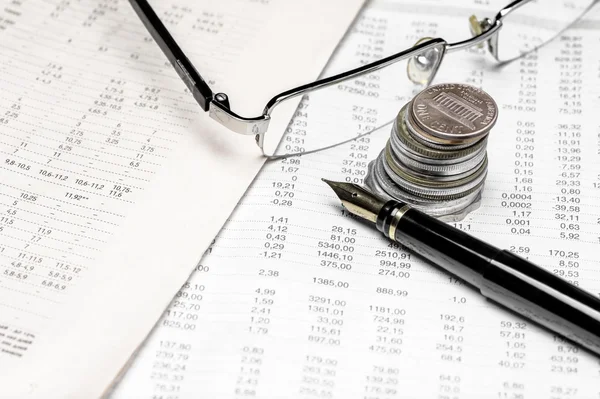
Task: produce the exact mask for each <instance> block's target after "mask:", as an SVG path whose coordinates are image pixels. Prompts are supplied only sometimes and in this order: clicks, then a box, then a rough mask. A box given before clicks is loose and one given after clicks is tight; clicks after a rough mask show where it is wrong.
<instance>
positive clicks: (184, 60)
mask: <svg viewBox="0 0 600 399" xmlns="http://www.w3.org/2000/svg"><path fill="white" fill-rule="evenodd" d="M531 1H533V0H515V1H512V2H511V3H509V4H507V5H506V6H504V8H502V9H501V10H500V11H499V12H498V13H497V14H496V16H495V17H494V19H493V20H492V19H490V18H484V19H482V20H477V18H475V17H474V16H472V17H471V18H470V22H471V32H472V33H473V37H471V38H470V39H466V40H463V41H460V42H455V43H448V42H447V41H446V40H444V39H442V38H426V39H422V40H420V41H419V42H417V44H416V45H414V46H413V47H411V48H409V49H406V50H403V51H401V52H399V53H396V54H393V55H391V56H388V57H385V58H382V59H380V60H377V61H374V62H372V63H369V64H367V65H363V66H361V67H358V68H354V69H351V70H349V71H346V72H342V73H339V74H336V75H333V76H330V77H326V78H323V79H319V80H316V81H314V82H311V83H308V84H305V85H302V86H298V87H295V88H293V89H290V90H287V91H284V92H281V93H279V94H277V95H276V96H274V97H273V98H271V100H269V102H268V103H267V105H266V106H265V108H264V110H263V113H262V115H261V116H258V117H254V118H246V117H243V116H240V115H238V114H236V113H235V112H233V111H232V110H231V106H230V104H229V97H228V96H227V94H225V93H216V94H213V91H212V90H211V88H210V87H209V86H208V84H207V83H206V81H205V80H204V79H203V78H202V76H200V74H199V73H198V71H197V70H196V68H195V67H194V65H193V64H192V63H191V61H190V60H189V59H188V57H187V56H186V55H185V53H184V52H183V51H182V50H181V48H180V47H179V45H178V44H177V42H176V41H175V39H173V37H172V36H171V34H170V33H169V31H168V30H167V28H166V27H165V25H164V24H163V23H162V21H161V20H160V18H159V17H158V15H156V12H155V11H154V10H153V9H152V7H151V6H150V4H149V3H148V1H147V0H129V2H130V4H131V6H132V7H133V9H134V10H135V12H136V13H137V15H138V17H139V18H140V20H141V21H142V22H143V24H144V26H145V27H146V29H147V30H148V32H149V33H150V35H151V36H152V38H153V39H154V41H155V42H156V43H157V44H158V46H159V47H160V49H161V50H162V52H163V53H164V54H165V56H166V57H167V59H168V60H169V62H170V63H171V65H172V66H173V67H174V68H175V70H176V71H177V74H178V75H179V77H180V78H181V79H182V80H183V82H184V83H185V85H186V86H187V88H188V90H189V91H190V92H191V93H192V96H193V97H194V99H195V100H196V101H197V102H198V104H199V105H200V107H201V108H202V110H204V111H205V112H208V113H209V116H210V117H211V118H212V119H214V120H216V121H217V122H219V123H220V124H221V125H223V126H225V127H226V128H227V129H229V130H231V131H233V132H235V133H238V134H242V135H248V136H250V135H253V136H255V141H256V143H257V145H258V147H259V148H260V149H261V151H262V152H263V155H265V156H268V155H267V154H265V151H264V136H265V134H266V132H267V130H268V127H269V123H270V121H271V113H272V111H273V109H274V108H275V107H276V106H277V105H279V104H280V103H282V102H284V101H286V100H289V99H291V98H294V97H297V96H300V95H303V94H306V93H308V92H312V91H316V90H319V89H323V88H326V87H329V86H331V85H334V84H337V83H339V82H343V81H345V80H349V79H353V78H356V77H358V76H361V75H364V74H367V73H370V72H374V71H377V70H379V69H382V68H385V67H387V66H389V65H392V64H395V63H397V62H400V61H403V60H406V59H412V58H414V57H415V56H417V55H419V54H423V53H424V52H426V51H428V50H433V49H441V53H440V54H439V59H438V60H436V62H435V65H434V68H433V69H432V71H431V73H430V75H429V76H428V78H427V80H426V81H425V82H424V85H425V86H429V85H430V84H431V82H432V81H433V79H434V78H435V76H436V74H437V72H438V70H439V67H440V65H441V64H442V61H443V59H444V57H445V55H446V53H451V52H455V51H459V50H464V49H467V48H470V47H474V46H477V45H483V44H485V43H486V42H487V48H488V50H489V52H490V53H491V54H492V56H493V57H494V58H495V59H496V60H497V61H498V62H500V63H506V62H510V61H512V60H513V59H511V60H500V58H499V53H498V37H499V35H498V33H499V32H500V29H501V28H502V26H503V23H502V21H503V19H504V18H506V16H507V15H509V14H511V13H512V12H514V11H515V10H517V9H518V8H520V7H522V6H524V5H525V4H527V3H529V2H531ZM598 2H600V0H594V1H592V2H591V3H590V5H589V6H588V8H587V9H585V10H584V11H583V12H582V13H581V14H580V15H579V16H578V17H577V18H576V19H575V20H573V21H571V22H570V23H569V24H568V25H567V27H566V28H568V27H569V26H571V25H572V24H573V23H575V22H576V21H578V20H579V19H580V18H581V17H582V16H583V15H585V14H586V13H587V12H588V11H589V10H590V9H591V8H592V7H593V6H594V5H595V4H597V3H598ZM566 28H565V29H566ZM559 33H560V32H559ZM543 44H545V43H542V44H541V45H543ZM541 45H540V46H541ZM540 46H535V47H534V48H532V49H530V50H529V51H527V52H525V53H523V54H521V55H519V56H517V57H515V58H519V57H522V56H523V55H526V54H527V53H529V52H531V51H534V50H536V49H537V48H539V47H540Z"/></svg>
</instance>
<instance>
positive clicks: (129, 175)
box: [0, 0, 362, 398]
mask: <svg viewBox="0 0 600 399" xmlns="http://www.w3.org/2000/svg"><path fill="white" fill-rule="evenodd" d="M0 4H1V5H2V7H0V9H1V10H2V11H0V54H1V56H0V93H1V95H0V110H1V111H0V151H1V152H2V162H1V163H0V168H1V172H0V174H1V176H2V178H1V179H0V259H1V262H0V265H1V269H0V375H2V377H0V379H1V381H2V383H1V384H0V396H18V397H21V396H26V395H25V394H26V393H27V394H28V395H29V396H31V397H43V398H49V397H60V398H64V397H69V396H74V397H97V396H99V395H101V394H102V393H103V392H104V390H105V389H106V388H107V387H108V386H109V384H110V383H111V381H112V379H113V378H114V377H115V376H116V375H117V374H118V373H119V371H120V370H121V368H122V367H123V366H124V365H125V363H126V361H127V360H128V358H129V357H130V356H131V354H132V353H133V351H134V350H135V349H136V348H137V347H138V345H140V343H141V342H142V341H143V339H144V338H145V337H146V336H147V334H148V333H149V331H150V330H151V328H152V326H153V325H154V324H155V323H156V321H157V320H158V319H159V317H160V315H161V314H162V313H163V312H164V309H165V308H166V307H167V305H168V304H169V302H170V300H171V298H172V297H173V295H174V293H176V292H177V290H178V289H179V287H181V284H183V283H184V282H185V281H186V279H187V278H188V277H189V274H190V272H191V270H192V268H193V267H194V265H196V264H197V263H198V260H199V259H200V257H201V255H202V253H203V252H204V250H205V249H206V248H208V246H209V245H210V243H211V241H212V239H213V237H214V235H215V234H216V233H217V232H218V230H219V229H220V228H221V226H222V224H223V222H224V221H225V220H226V218H227V216H228V215H229V214H230V213H231V211H232V209H233V208H234V206H235V204H236V203H237V201H238V200H239V198H240V197H241V195H242V194H243V192H244V191H245V190H246V188H247V186H248V184H249V183H250V182H251V181H252V179H253V178H254V176H255V174H256V173H257V172H258V170H259V169H260V167H261V165H262V164H263V162H264V159H263V158H262V157H261V156H260V151H259V149H258V148H257V146H256V145H255V143H254V138H253V137H245V136H240V135H238V134H235V133H233V132H230V131H228V130H226V129H225V128H222V127H220V126H219V125H218V124H217V123H216V122H215V121H213V120H211V119H209V118H208V115H207V114H204V113H201V109H200V107H199V106H198V105H197V104H196V103H195V102H194V101H193V99H192V98H191V96H190V95H189V93H187V92H186V90H185V85H184V83H183V82H182V81H181V79H180V78H179V77H178V76H177V74H176V72H175V71H174V70H173V68H172V67H171V66H170V64H169V63H168V62H167V60H166V58H165V57H164V55H163V54H162V53H161V51H160V50H159V48H158V46H157V45H156V44H155V43H154V42H153V41H152V40H151V38H150V37H149V35H148V33H147V31H146V30H145V28H144V27H143V25H142V23H141V21H140V20H139V19H138V17H137V16H136V15H135V13H134V11H133V9H132V8H131V6H130V4H129V3H128V2H126V1H119V2H117V1H112V0H103V1H99V2H86V1H84V2H69V1H59V0H49V1H23V2H11V1H0ZM153 5H154V7H156V9H157V13H158V14H159V15H160V16H161V18H162V19H163V21H164V23H165V24H166V25H167V27H168V28H169V29H170V30H171V31H172V33H173V35H174V36H175V37H176V38H177V39H178V40H180V41H181V42H180V45H181V47H182V48H183V49H184V51H186V52H189V54H190V58H191V59H192V61H193V62H194V63H195V65H196V67H197V69H198V70H199V71H200V72H201V73H202V74H204V76H205V78H206V79H207V80H208V81H209V84H211V86H213V88H215V90H223V91H225V92H227V93H230V94H231V99H232V103H233V109H234V110H235V111H238V112H240V113H242V114H243V115H248V114H249V115H250V116H255V115H259V114H260V113H261V111H262V108H263V107H264V105H265V103H266V102H267V100H268V99H269V98H270V97H271V96H273V95H275V94H276V93H278V92H281V91H283V90H286V89H288V88H290V87H293V86H295V85H298V84H301V83H305V82H309V81H311V80H314V79H315V78H316V77H317V76H318V75H319V73H320V72H321V71H322V69H323V67H324V66H325V64H326V62H327V60H328V59H329V57H330V55H331V53H332V51H333V49H334V48H335V46H336V45H337V43H338V42H339V40H340V38H341V37H342V36H343V34H344V33H345V31H346V29H347V27H348V25H349V24H350V22H351V21H352V19H353V18H354V17H355V15H356V12H357V11H358V9H359V7H360V6H361V5H362V0H352V1H348V0H343V1H342V0H338V1H325V2H323V1H318V0H309V1H304V2H302V3H298V2H293V1H285V0H264V1H252V0H226V1H219V2H213V1H201V2H199V1H173V2H158V1H154V2H153ZM315 15H317V17H314V16H315ZM308 19H310V20H311V23H312V26H313V28H314V30H310V31H306V29H305V23H306V21H307V20H308ZM283 70H285V73H281V71H283ZM295 107H296V105H295V104H292V106H291V107H289V108H288V109H287V110H280V111H283V112H279V113H278V115H275V116H274V119H273V121H272V124H271V129H270V133H269V134H275V135H277V134H282V133H283V131H284V129H285V127H286V126H287V123H288V122H289V119H290V118H291V116H292V113H293V111H294V110H295ZM254 113H255V114H254ZM277 118H278V119H277ZM9 373H10V376H8V374H9Z"/></svg>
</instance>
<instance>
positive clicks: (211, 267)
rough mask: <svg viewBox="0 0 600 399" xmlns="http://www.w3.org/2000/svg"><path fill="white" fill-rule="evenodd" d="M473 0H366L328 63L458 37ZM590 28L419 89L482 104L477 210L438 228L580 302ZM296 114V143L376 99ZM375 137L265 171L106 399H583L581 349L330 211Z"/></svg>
mask: <svg viewBox="0 0 600 399" xmlns="http://www.w3.org/2000/svg"><path fill="white" fill-rule="evenodd" d="M483 3H484V2H473V1H462V2H460V1H459V2H453V3H452V4H450V3H449V2H443V3H442V2H437V1H428V2H425V1H419V2H418V3H417V2H412V3H411V2H408V1H393V0H381V1H376V2H373V3H371V4H370V5H369V7H368V8H367V9H366V10H365V11H364V13H363V14H362V16H361V18H360V19H359V21H358V23H357V25H355V26H354V27H353V29H352V32H353V33H352V34H351V35H350V36H349V37H348V38H347V39H346V40H345V42H344V43H343V45H342V46H341V48H340V53H339V54H338V55H337V56H336V58H335V59H334V61H333V63H332V65H331V67H332V68H336V69H341V68H343V65H344V64H345V63H351V62H352V61H353V60H355V59H356V57H359V56H360V55H357V54H359V53H360V54H362V53H363V49H364V48H365V47H366V46H367V45H369V44H372V43H374V40H376V41H377V42H378V46H379V47H380V48H381V49H380V50H379V51H377V52H375V53H373V57H377V56H382V55H384V54H385V49H386V48H388V47H389V46H392V45H394V43H396V41H398V40H403V41H404V42H405V44H406V45H410V44H411V43H413V42H414V41H416V40H417V39H418V37H419V36H433V37H436V36H441V37H448V39H455V40H458V39H461V38H466V37H468V25H467V18H468V16H469V15H470V14H471V13H476V14H478V15H493V12H491V11H497V10H498V9H499V8H500V7H501V6H502V5H503V3H502V2H501V1H495V2H485V3H486V5H487V6H486V7H485V8H483ZM487 3H493V4H491V5H490V4H487ZM599 21H600V13H599V12H598V10H596V11H595V12H594V13H593V14H592V15H590V16H589V17H588V18H587V19H586V20H585V21H584V22H582V23H581V24H580V25H579V27H578V28H576V29H572V30H570V31H568V32H567V33H566V35H564V36H563V37H562V38H560V39H558V40H556V41H555V42H553V43H552V44H551V45H549V46H547V47H545V48H543V49H541V50H540V51H539V52H538V54H537V55H532V56H530V57H529V58H527V59H523V60H520V61H518V62H515V63H514V64H512V65H508V66H505V67H504V68H502V69H497V68H495V67H494V63H493V62H492V61H490V60H489V55H486V54H485V52H484V51H483V50H477V49H475V50H472V51H469V52H460V53H456V54H451V55H449V56H448V59H447V60H446V61H445V64H444V65H443V66H442V71H441V73H440V75H439V76H438V78H437V80H436V81H437V82H457V81H458V82H466V83H470V84H474V85H477V86H480V87H483V88H484V89H485V90H486V91H487V92H488V93H490V94H491V95H492V96H493V97H494V98H495V100H496V101H497V103H498V106H499V108H500V111H499V112H500V114H499V121H498V124H497V125H496V127H494V129H493V130H492V132H491V136H490V143H489V146H488V153H489V158H490V169H489V176H488V178H487V184H486V188H485V191H484V198H483V204H482V205H481V208H480V209H479V210H477V211H475V212H474V213H472V214H471V215H470V216H469V217H468V218H467V219H466V220H464V221H463V222H460V223H456V226H457V227H459V228H461V229H463V230H465V231H467V232H468V233H470V234H473V235H474V236H477V237H479V238H481V239H483V240H486V241H487V242H489V243H491V244H493V245H495V246H498V247H500V248H506V249H509V250H512V251H514V252H516V253H518V254H519V255H521V256H525V257H527V258H529V259H530V260H531V261H533V262H535V263H537V264H539V265H540V266H542V267H544V268H546V269H548V270H550V271H552V272H553V273H554V274H556V275H558V276H561V277H563V278H566V279H568V280H570V281H572V282H573V283H574V284H577V285H579V286H580V287H582V288H584V289H586V290H588V291H589V292H591V293H592V294H593V295H600V265H599V259H598V245H599V237H600V225H599V224H598V217H599V212H598V187H599V180H598V176H599V174H600V163H599V162H598V157H599V155H598V153H599V152H598V151H599V148H600V144H599V141H598V133H600V130H599V129H600V124H599V123H598V120H597V118H596V116H595V114H596V113H597V110H598V107H599V106H600V100H599V95H600V89H599V88H600V76H599V73H598V71H599V69H598V68H599V67H600V55H599V54H598V52H597V51H596V50H597V48H598V45H599V44H600V22H599ZM415 36H416V37H415ZM374 38H375V39H374ZM486 57H487V58H486ZM398 79H404V76H398ZM343 101H344V100H342V99H341V97H340V101H339V103H338V105H339V104H342V102H343ZM309 104H310V100H309V101H308V102H306V103H303V107H302V109H303V110H308V112H307V115H304V114H303V115H302V116H301V117H300V118H302V119H296V120H303V121H304V122H306V123H307V126H308V128H307V129H308V135H307V136H308V139H309V140H310V129H311V121H312V120H313V119H314V118H317V119H318V118H319V116H320V115H319V114H320V113H321V112H323V113H327V112H329V117H330V118H331V119H332V120H338V121H339V120H353V118H352V116H353V115H359V116H360V115H373V114H374V113H373V112H371V111H370V110H372V109H373V108H378V107H379V106H380V105H379V104H377V103H375V104H374V105H373V102H372V100H371V99H369V98H361V99H359V100H358V101H357V102H354V103H351V104H349V105H354V106H355V107H351V106H348V107H345V109H344V107H341V108H342V109H341V110H340V107H338V110H337V111H335V113H334V111H331V110H330V109H321V108H314V107H310V106H308V105H309ZM403 104H404V102H403V101H399V102H398V104H397V106H398V109H399V108H400V107H401V106H402V105H403ZM344 105H348V104H345V103H344ZM353 110H354V112H353ZM361 112H362V114H361ZM367 112H368V114H367ZM382 122H384V121H378V120H375V121H371V123H373V124H374V125H377V124H378V123H382ZM355 123H356V124H358V123H357V122H355ZM356 128H357V129H358V126H356ZM332 131H333V129H332ZM388 137H389V129H386V130H385V131H383V132H381V133H377V134H373V135H371V136H370V137H369V140H363V141H361V142H359V143H350V144H347V145H344V146H342V147H341V148H338V149H333V150H329V151H327V152H323V153H317V154H312V155H308V156H303V157H301V158H292V159H288V160H284V161H279V162H270V163H268V164H267V165H266V166H265V167H264V169H263V170H262V171H261V173H260V174H259V176H258V177H257V179H256V180H255V182H254V183H253V185H252V187H251V188H250V190H249V191H248V192H247V194H246V195H245V197H244V199H243V200H242V202H241V203H240V204H239V206H238V207H237V208H236V211H235V213H234V214H233V215H232V217H231V218H230V220H229V222H228V223H227V224H226V225H225V227H224V228H223V229H222V230H221V232H220V233H219V235H218V236H217V237H216V242H215V243H214V244H213V245H212V246H211V249H210V251H209V252H208V253H207V255H206V256H205V257H204V258H203V259H202V261H201V263H200V265H199V266H198V267H197V268H196V271H195V273H194V274H193V276H192V277H191V278H190V280H189V281H188V282H187V283H186V284H185V285H184V286H183V287H182V289H181V290H180V291H179V293H178V294H177V295H176V296H175V298H174V299H173V301H172V303H171V305H170V307H169V309H168V310H167V311H166V312H165V314H164V315H163V317H162V319H161V320H160V322H159V323H158V325H157V327H156V329H155V331H154V332H153V334H152V335H151V336H150V338H149V339H148V341H147V342H146V344H145V346H144V347H143V349H142V350H141V352H140V353H139V355H138V356H137V358H136V360H135V362H134V363H133V365H132V367H131V369H130V370H129V372H128V373H127V374H126V376H125V378H124V379H123V381H122V382H121V383H120V384H119V386H118V388H117V390H116V392H115V393H114V396H113V397H114V398H119V399H120V398H142V397H143V398H169V399H185V398H241V397H257V398H344V399H350V398H370V399H375V398H378V399H384V398H386V399H387V398H438V399H442V398H443V399H450V398H451V399H459V398H460V399H464V398H470V399H492V398H506V399H508V398H511V399H527V398H548V399H550V398H552V399H575V398H580V399H592V398H598V397H600V385H599V384H598V381H599V376H600V374H599V373H600V362H599V360H598V358H597V357H594V356H592V355H590V354H588V353H586V352H585V351H583V350H582V349H581V348H579V347H577V346H574V345H572V344H571V343H568V342H566V341H564V340H563V339H562V338H560V337H558V336H555V335H553V334H552V333H550V332H548V331H546V330H542V329H541V328H539V327H537V326H536V325H534V324H532V323H531V322H529V321H528V320H525V319H523V318H520V317H519V316H516V315H515V314H512V313H508V312H507V311H505V310H503V309H501V308H499V307H498V306H496V305H494V304H493V303H491V302H489V301H486V300H485V299H484V298H483V297H482V296H481V295H480V294H479V293H478V292H476V291H474V290H473V289H471V288H469V287H466V286H464V285H463V284H462V283H461V282H460V281H458V280H456V279H454V278H452V277H450V276H449V275H447V274H445V273H443V272H441V271H439V270H438V269H436V268H433V267H432V266H430V265H428V264H425V263H423V262H422V261H420V260H419V259H417V258H415V257H414V255H412V254H411V253H409V252H404V251H401V250H399V249H398V247H397V245H395V244H393V243H391V242H389V241H388V240H387V239H385V238H384V237H383V236H382V235H381V234H380V233H379V232H377V231H376V230H375V229H372V228H369V227H367V226H366V225H365V224H363V223H359V222H358V221H356V220H355V219H354V218H351V217H348V214H347V212H344V211H343V209H342V208H341V205H340V203H339V201H338V200H337V198H336V197H335V196H334V194H333V193H332V191H331V190H330V189H329V187H327V186H326V185H325V184H324V183H322V182H321V181H320V178H322V177H326V178H328V179H333V180H342V181H360V179H361V178H362V176H364V174H365V172H366V165H367V162H368V161H369V160H372V159H374V158H375V157H376V155H377V154H378V153H379V151H380V150H381V149H382V148H383V145H384V143H385V141H386V140H387V138H388ZM565 154H566V155H565ZM524 161H526V162H527V163H524Z"/></svg>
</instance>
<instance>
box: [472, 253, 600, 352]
mask: <svg viewBox="0 0 600 399" xmlns="http://www.w3.org/2000/svg"><path fill="white" fill-rule="evenodd" d="M479 289H480V290H481V293H482V294H483V295H484V296H486V297H487V298H489V299H491V300H493V301H495V302H498V303H499V304H501V305H503V306H505V307H507V308H508V309H511V310H513V311H515V312H517V313H519V314H521V315H523V316H525V317H527V318H529V319H531V320H533V321H535V322H537V323H538V324H541V325H543V326H545V327H547V328H548V329H550V330H552V331H554V332H556V333H558V334H560V335H562V336H564V337H566V338H568V339H570V340H571V341H573V342H576V343H578V344H580V345H582V346H583V347H585V348H587V349H589V350H590V351H592V352H594V353H596V354H598V355H600V300H599V299H598V298H596V297H594V296H593V295H591V294H590V293H588V292H586V291H584V290H582V289H580V288H579V287H576V286H575V285H573V284H571V283H569V282H568V281H565V280H563V279H562V278H560V277H557V276H555V275H554V274H552V273H550V272H548V271H546V270H544V269H542V268H540V267H538V266H536V265H534V264H533V263H531V262H529V261H528V260H526V259H523V258H521V257H519V256H517V255H515V254H513V253H510V252H508V251H501V252H500V253H499V254H498V256H496V257H495V258H494V259H493V260H492V262H491V263H490V265H489V266H488V267H487V268H486V269H485V271H484V273H483V279H482V284H481V286H480V287H479Z"/></svg>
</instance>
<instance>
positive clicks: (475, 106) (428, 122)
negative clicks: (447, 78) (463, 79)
mask: <svg viewBox="0 0 600 399" xmlns="http://www.w3.org/2000/svg"><path fill="white" fill-rule="evenodd" d="M410 112H411V113H412V118H413V120H414V121H415V123H416V124H417V125H418V126H419V127H420V128H421V129H423V130H424V131H425V133H427V134H428V135H429V136H433V137H437V138H439V139H441V140H443V141H445V140H454V141H457V140H469V139H475V138H478V137H483V136H485V135H486V134H487V133H488V132H489V130H490V129H491V128H492V126H494V124H495V123H496V120H497V118H498V106H497V105H496V102H495V101H494V99H493V98H492V97H491V96H490V95H489V94H487V93H486V92H484V91H483V90H481V89H478V88H477V87H474V86H470V85H466V84H462V83H443V84H439V85H434V86H430V87H428V88H427V89H425V90H423V91H422V92H421V93H419V94H417V96H416V97H415V98H414V99H413V101H412V103H411V107H410ZM442 144H444V143H443V142H442Z"/></svg>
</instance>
